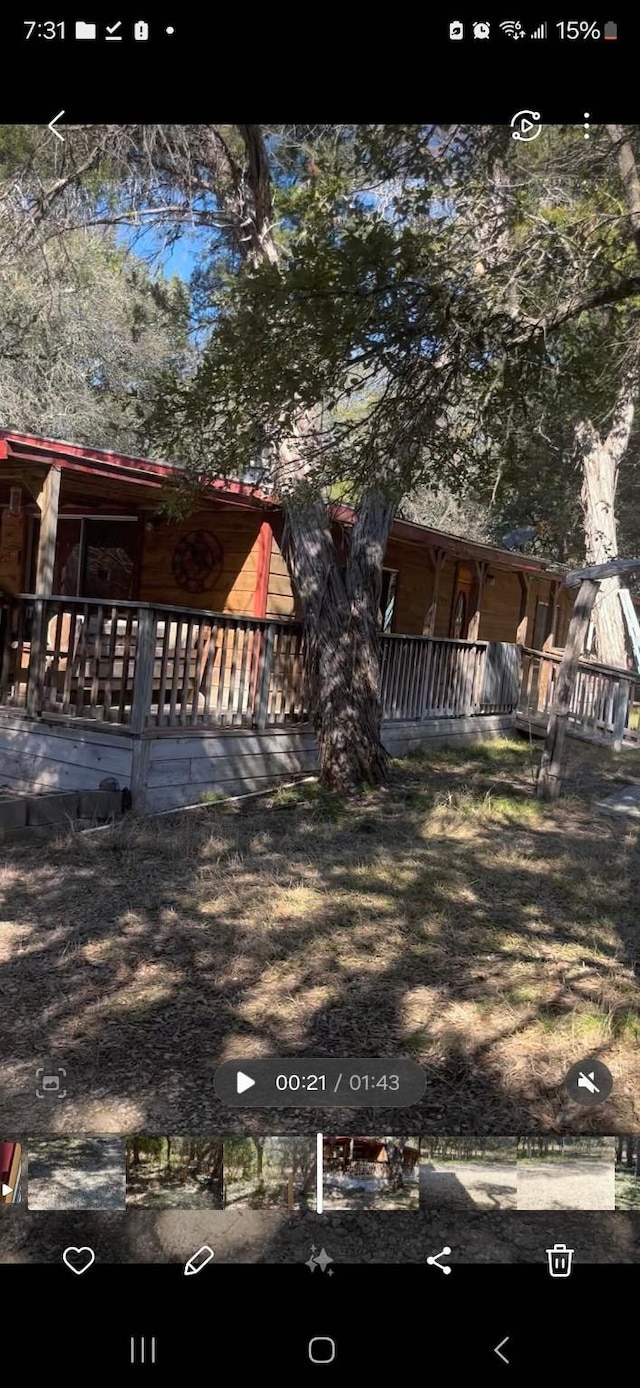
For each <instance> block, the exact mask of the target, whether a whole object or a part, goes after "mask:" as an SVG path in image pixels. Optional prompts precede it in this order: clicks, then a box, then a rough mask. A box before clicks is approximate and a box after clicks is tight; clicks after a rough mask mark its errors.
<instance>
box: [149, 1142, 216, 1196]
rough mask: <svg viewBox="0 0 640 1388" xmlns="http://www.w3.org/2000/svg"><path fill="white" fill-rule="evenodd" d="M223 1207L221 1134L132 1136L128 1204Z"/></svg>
mask: <svg viewBox="0 0 640 1388" xmlns="http://www.w3.org/2000/svg"><path fill="white" fill-rule="evenodd" d="M129 1205H134V1206H144V1207H153V1208H156V1209H159V1208H168V1209H191V1210H221V1209H222V1138H220V1137H209V1138H207V1137H155V1136H153V1137H131V1138H129V1139H128V1141H127V1206H129Z"/></svg>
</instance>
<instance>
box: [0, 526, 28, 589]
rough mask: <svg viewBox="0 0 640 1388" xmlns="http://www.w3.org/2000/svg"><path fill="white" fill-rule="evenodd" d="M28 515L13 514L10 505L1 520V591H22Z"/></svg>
mask: <svg viewBox="0 0 640 1388" xmlns="http://www.w3.org/2000/svg"><path fill="white" fill-rule="evenodd" d="M25 536H26V517H25V516H24V515H22V516H12V515H11V513H10V511H9V507H8V506H5V507H3V510H2V518H1V520H0V593H12V594H13V593H20V592H22V589H23V584H24V551H25Z"/></svg>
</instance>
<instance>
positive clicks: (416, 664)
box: [381, 636, 520, 721]
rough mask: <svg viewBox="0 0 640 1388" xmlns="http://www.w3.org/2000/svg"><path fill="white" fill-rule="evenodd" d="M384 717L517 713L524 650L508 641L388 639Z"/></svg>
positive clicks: (384, 665)
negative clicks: (521, 658) (514, 711)
mask: <svg viewBox="0 0 640 1388" xmlns="http://www.w3.org/2000/svg"><path fill="white" fill-rule="evenodd" d="M381 664H382V716H383V718H385V719H388V720H392V721H393V720H401V719H412V720H413V719H420V720H425V719H427V718H461V717H465V716H466V717H473V716H474V715H478V714H482V713H511V712H513V710H514V709H515V708H516V705H517V703H518V694H519V689H520V648H519V647H518V646H516V645H515V644H512V643H510V642H508V641H455V640H436V639H435V638H432V637H425V636H384V637H383V638H382V662H381Z"/></svg>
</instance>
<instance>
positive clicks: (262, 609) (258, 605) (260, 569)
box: [253, 520, 273, 617]
mask: <svg viewBox="0 0 640 1388" xmlns="http://www.w3.org/2000/svg"><path fill="white" fill-rule="evenodd" d="M272 550H273V530H272V528H271V521H270V520H263V522H262V525H261V526H260V530H259V532H258V556H257V558H258V563H257V570H256V586H255V591H254V594H253V615H254V617H266V615H267V602H268V598H269V572H270V569H271V553H272Z"/></svg>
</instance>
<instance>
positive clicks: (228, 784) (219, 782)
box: [143, 726, 317, 812]
mask: <svg viewBox="0 0 640 1388" xmlns="http://www.w3.org/2000/svg"><path fill="white" fill-rule="evenodd" d="M145 741H148V743H149V762H148V768H147V784H146V788H145V792H144V801H143V807H144V809H145V811H147V812H150V811H154V810H170V809H175V808H178V807H180V806H181V805H193V804H197V803H198V802H199V801H200V800H205V799H206V797H207V796H214V795H223V796H227V795H246V794H247V793H248V792H250V791H256V790H266V789H268V787H269V786H272V785H277V783H278V781H283V780H285V781H290V780H293V779H294V778H295V777H296V776H299V775H301V774H304V773H305V772H306V773H310V772H312V771H314V770H316V768H317V754H316V746H315V738H314V736H313V732H312V730H311V728H310V727H308V726H305V727H304V728H301V729H299V730H298V729H289V728H287V729H286V730H285V729H283V730H282V731H279V732H276V731H273V732H269V733H259V732H224V731H220V730H217V731H211V732H203V731H200V732H199V733H198V734H195V733H194V734H193V735H192V736H184V735H183V736H182V737H180V736H175V735H173V734H169V733H158V734H156V735H155V736H154V735H153V734H147V736H146V738H145Z"/></svg>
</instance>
